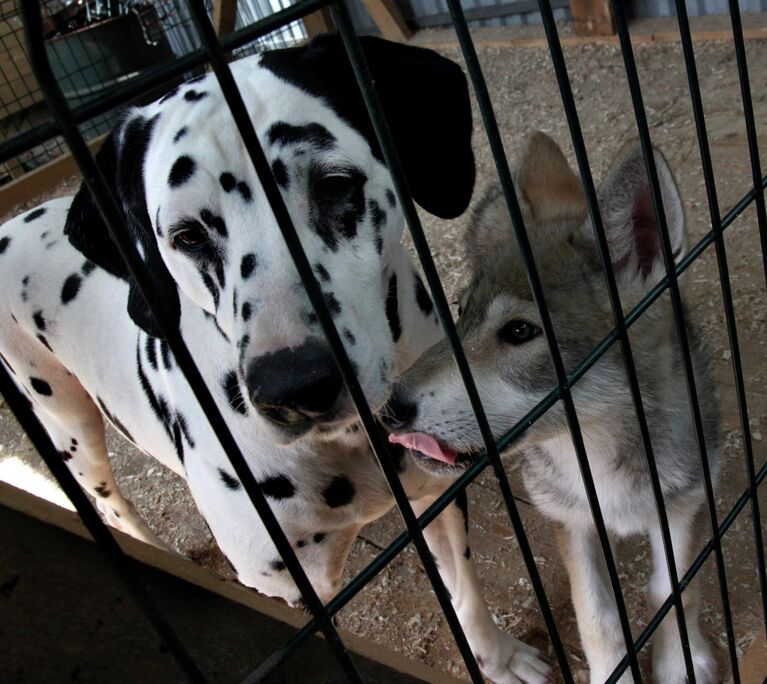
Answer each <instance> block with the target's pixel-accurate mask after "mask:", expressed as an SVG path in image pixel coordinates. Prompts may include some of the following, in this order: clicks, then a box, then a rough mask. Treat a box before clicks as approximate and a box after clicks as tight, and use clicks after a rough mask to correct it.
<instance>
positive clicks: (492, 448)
mask: <svg viewBox="0 0 767 684" xmlns="http://www.w3.org/2000/svg"><path fill="white" fill-rule="evenodd" d="M333 12H334V18H335V21H336V25H337V26H338V29H339V33H340V34H341V37H342V39H343V40H344V43H345V45H346V47H347V52H348V54H349V57H350V60H351V62H352V68H353V69H354V73H355V76H356V78H357V83H358V85H359V87H360V90H361V92H362V95H363V98H364V100H365V106H366V107H367V110H368V115H369V116H370V119H371V122H372V123H373V127H374V130H375V132H376V137H377V139H378V142H379V144H380V145H381V150H382V152H383V155H384V159H385V161H386V165H387V167H388V169H389V172H390V173H391V175H392V180H393V183H394V188H395V191H396V193H397V196H398V198H399V201H400V206H401V207H402V209H403V213H404V214H405V219H406V222H407V224H408V227H409V229H410V234H411V237H412V239H413V245H414V247H415V249H416V252H417V254H418V257H419V260H420V262H421V265H422V266H423V269H424V275H425V277H426V281H427V284H428V286H429V289H430V291H431V294H432V298H433V300H434V306H435V310H436V311H437V315H438V316H439V318H440V322H441V323H442V327H443V330H444V331H445V333H446V335H447V338H448V340H449V341H450V346H451V349H452V353H453V357H454V359H455V361H456V364H457V366H458V369H459V372H460V374H461V378H462V380H463V383H464V386H465V388H466V392H467V394H468V396H469V401H470V404H471V408H472V411H473V412H474V415H475V418H476V420H477V423H478V425H479V428H480V433H481V434H482V439H483V443H484V445H485V450H486V453H487V455H488V458H489V460H490V463H491V464H492V466H493V470H494V472H495V476H496V479H497V480H498V483H499V486H500V489H501V493H502V496H503V499H504V503H505V505H506V509H507V512H508V514H509V518H510V520H511V523H512V527H513V529H514V532H515V535H516V537H517V541H518V543H519V545H520V550H521V552H522V557H523V560H524V562H525V566H526V568H527V570H528V573H529V574H530V581H531V584H532V586H533V591H534V593H535V595H536V598H537V600H538V604H539V606H540V608H541V614H542V616H543V618H544V622H545V624H546V628H547V631H548V633H549V638H550V640H551V643H552V648H553V649H554V653H555V655H556V658H557V662H558V664H559V667H560V670H561V672H562V674H563V676H564V677H565V679H566V681H571V680H572V674H571V672H570V666H569V664H568V662H567V655H566V654H565V651H564V646H563V644H562V640H561V638H560V636H559V633H558V630H557V627H556V623H555V621H554V617H553V615H552V613H551V608H550V606H549V602H548V598H547V597H546V593H545V589H544V587H543V582H542V581H541V579H540V574H539V572H538V568H537V566H536V564H535V558H534V556H533V553H532V549H531V547H530V544H529V541H528V539H527V536H526V534H525V531H524V526H523V524H522V519H521V516H520V515H519V511H518V509H517V507H516V503H515V502H514V498H513V495H512V493H511V487H510V485H509V481H508V478H507V476H506V473H505V471H504V470H503V464H502V463H501V460H500V456H499V453H498V449H497V447H496V444H495V440H494V438H493V435H492V432H491V430H490V426H489V424H488V422H487V417H486V416H485V412H484V409H483V407H482V402H481V400H480V398H479V393H478V392H477V388H476V385H475V383H474V379H473V377H472V375H471V370H470V369H469V365H468V362H467V360H466V356H465V354H464V352H463V348H462V347H461V342H460V339H459V337H458V333H457V331H456V328H455V324H454V323H453V319H452V315H451V314H450V307H449V305H448V303H447V298H446V297H445V293H444V290H443V288H442V284H441V281H440V278H439V274H438V273H437V269H436V266H435V264H434V259H433V258H432V256H431V252H430V250H429V245H428V242H427V241H426V237H425V235H424V232H423V228H422V226H421V223H420V220H419V219H418V214H417V212H416V210H415V205H414V204H413V200H412V197H411V196H410V193H409V192H408V191H407V181H406V180H405V177H404V174H403V172H402V168H401V165H400V162H399V155H398V153H397V150H396V146H395V145H394V141H393V139H392V137H391V134H390V132H389V129H388V126H387V124H386V121H385V119H384V117H383V114H382V112H381V108H380V104H379V102H378V97H377V95H376V92H375V88H374V87H373V84H372V80H371V76H370V72H369V70H368V68H367V64H366V62H365V58H364V54H363V52H362V49H361V46H360V44H359V41H358V39H357V37H356V34H355V32H354V28H353V25H352V22H351V18H350V16H349V13H348V9H347V8H346V6H345V4H344V3H343V1H342V0H338V1H337V2H336V3H335V4H334V5H333Z"/></svg>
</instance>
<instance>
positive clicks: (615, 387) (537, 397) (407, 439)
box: [385, 133, 684, 476]
mask: <svg viewBox="0 0 767 684" xmlns="http://www.w3.org/2000/svg"><path fill="white" fill-rule="evenodd" d="M655 162H656V165H657V168H658V174H659V176H660V185H661V192H662V195H663V203H664V209H665V214H666V218H667V223H668V228H669V232H670V238H671V245H672V250H673V253H674V257H675V258H678V257H679V256H681V255H682V254H683V252H684V219H683V212H682V203H681V200H680V197H679V193H678V190H677V187H676V184H675V182H674V179H673V177H672V175H671V172H670V170H669V168H668V165H667V163H666V161H665V160H664V159H663V157H662V156H661V155H660V153H658V152H655ZM515 177H516V188H517V192H518V196H519V201H520V205H521V209H522V213H523V216H524V219H525V225H526V228H527V231H528V235H529V238H530V242H531V245H532V248H533V252H534V256H535V260H536V266H537V268H538V271H539V274H540V276H541V280H542V283H543V288H544V295H545V297H546V303H547V305H548V307H549V310H550V313H551V316H552V321H553V324H554V330H555V333H556V336H557V342H558V343H559V347H560V350H561V353H562V357H563V361H564V364H565V368H566V369H567V370H568V371H571V370H573V369H574V368H575V367H576V366H577V364H578V363H580V362H581V361H582V360H584V359H585V357H586V355H587V354H588V353H589V352H590V351H591V350H592V349H593V348H594V347H595V346H596V345H597V343H598V342H599V341H600V340H602V339H603V337H604V336H605V335H606V334H607V333H608V332H609V331H610V330H611V329H612V327H613V319H612V315H611V309H610V305H609V300H608V298H607V294H606V289H605V285H604V279H603V275H602V270H601V262H600V259H599V252H598V249H597V245H596V240H595V237H594V232H593V228H592V223H591V219H590V218H588V217H587V205H586V200H585V196H584V193H583V189H582V186H581V183H580V180H579V178H578V177H577V176H576V175H575V174H574V173H573V172H572V171H571V170H570V168H569V166H568V164H567V160H566V159H565V157H564V155H563V154H562V152H561V150H560V149H559V148H558V147H557V145H556V144H555V143H554V142H553V141H552V140H551V139H550V138H548V137H547V136H545V135H543V134H542V133H536V134H534V135H533V136H532V137H531V138H530V140H529V141H528V143H527V145H526V147H525V149H524V151H523V154H522V157H521V161H520V163H519V166H518V168H517V170H516V174H515ZM599 203H600V208H601V215H602V218H603V222H604V227H605V232H606V236H607V240H608V243H609V249H610V254H611V258H612V264H613V269H614V273H615V277H616V281H617V285H618V288H619V291H620V296H621V300H622V303H623V307H624V310H625V311H628V310H630V308H631V307H632V306H633V305H634V304H635V303H636V302H637V301H638V300H639V298H640V297H641V296H642V295H643V294H644V293H646V292H647V290H648V289H649V288H650V287H651V286H652V285H653V284H655V283H656V282H657V281H658V280H659V279H660V277H661V275H662V274H663V273H664V272H665V271H664V268H663V260H662V255H661V247H660V241H659V235H658V230H657V223H656V219H655V213H654V210H653V204H652V199H651V193H650V189H649V185H648V182H647V176H646V174H645V166H644V158H643V156H642V153H641V149H640V147H639V145H638V144H633V145H629V146H627V147H625V148H624V149H623V150H622V151H621V153H620V154H619V155H618V156H617V158H616V159H615V161H614V162H613V164H612V167H611V168H610V170H609V172H608V174H607V177H606V179H605V181H604V183H603V184H602V186H601V189H600V191H599ZM466 251H467V256H468V259H469V262H470V264H471V266H472V271H473V276H472V279H471V284H470V285H469V286H468V287H467V288H466V289H465V291H464V292H463V294H462V296H461V298H460V302H461V308H460V309H459V316H460V317H459V320H458V323H457V327H458V333H459V335H460V337H461V342H462V345H463V348H464V350H465V352H466V356H467V358H468V360H469V363H470V365H471V369H472V372H473V375H474V378H475V380H476V382H477V387H478V390H479V393H480V396H481V398H482V401H483V404H484V407H485V410H486V412H487V417H488V420H489V422H490V426H491V428H492V431H493V434H494V436H495V437H496V438H498V437H500V436H501V435H503V434H504V433H505V432H506V431H507V430H509V429H510V428H511V427H512V426H514V425H515V424H516V423H517V422H518V421H519V420H521V419H522V418H523V417H524V416H525V415H526V414H527V413H528V411H530V410H531V409H532V408H533V407H534V406H535V405H536V404H537V403H539V402H540V401H541V400H542V399H543V398H544V397H545V396H546V395H547V394H548V393H549V392H550V391H551V390H552V389H553V388H554V387H555V386H556V375H555V372H554V368H553V365H552V363H551V359H550V356H549V349H548V345H547V341H546V338H545V336H544V334H543V327H542V323H541V317H540V314H539V312H538V308H537V306H536V304H535V302H534V301H533V296H532V292H531V289H530V286H529V284H528V279H527V272H526V269H525V266H524V263H523V260H522V257H521V254H520V252H519V250H518V247H517V243H516V240H515V238H514V235H513V232H512V227H511V220H510V217H509V214H508V210H507V207H506V203H505V201H504V199H503V197H502V196H501V193H500V190H499V189H497V188H496V189H493V190H491V191H490V192H489V193H488V195H487V196H486V197H485V198H484V200H482V201H481V202H480V204H479V205H478V207H477V210H476V214H475V216H474V221H473V223H472V225H471V227H470V228H469V230H468V232H467V234H466ZM658 304H659V305H660V306H659V307H658V308H657V309H656V310H655V311H651V312H648V314H646V315H645V316H644V317H643V319H641V320H640V321H639V322H637V324H636V325H635V326H634V327H633V328H632V343H634V342H636V344H635V345H634V352H635V357H640V356H641V355H642V354H644V355H645V356H646V357H648V358H650V359H652V358H654V355H655V353H657V352H658V349H659V348H660V346H661V345H665V344H668V343H669V339H670V337H671V330H672V328H671V325H670V321H669V319H668V317H667V316H666V314H667V312H666V314H664V312H663V310H664V306H663V304H662V302H658ZM635 334H636V339H635V337H634V335H635ZM641 360H642V359H640V361H641ZM574 393H575V396H576V400H577V402H578V403H577V406H578V412H579V417H580V418H581V422H582V424H589V421H596V420H599V419H603V418H604V416H606V415H610V410H611V408H613V409H614V408H615V406H616V403H615V402H617V401H624V400H626V399H627V390H626V389H625V375H624V373H623V370H622V366H621V361H620V355H619V351H618V350H617V349H615V348H614V349H612V350H611V352H610V353H609V354H607V355H606V356H604V357H602V359H601V360H600V361H599V362H597V364H596V366H595V367H594V368H592V369H591V370H590V371H589V372H588V373H587V374H586V375H585V376H584V377H583V378H582V379H581V380H579V382H578V383H577V384H576V385H575V387H574ZM385 414H386V419H387V420H388V422H389V423H390V425H391V426H392V427H393V429H394V430H395V434H394V435H392V437H391V438H390V439H392V440H393V441H396V442H399V443H401V444H403V445H405V446H407V447H409V448H411V451H413V452H414V453H415V455H416V460H417V462H418V463H419V464H420V465H422V467H424V468H426V469H428V470H430V471H434V472H439V473H442V474H445V475H449V476H452V475H454V474H455V473H456V472H457V471H460V470H461V469H463V467H465V465H466V464H467V463H469V462H470V461H471V460H472V456H471V455H472V454H473V453H476V452H478V451H481V450H482V449H483V442H482V438H481V435H480V433H479V428H478V426H477V424H476V421H475V419H474V416H473V414H472V412H471V410H470V407H469V404H468V399H467V397H466V393H465V389H464V387H463V383H462V381H461V378H460V376H459V374H458V371H457V369H456V367H455V364H454V362H453V359H452V354H451V351H450V348H449V345H448V344H447V342H446V341H443V342H440V343H438V344H436V345H434V346H433V347H431V348H430V349H429V350H427V351H426V352H425V353H424V355H423V356H422V357H421V358H420V359H419V361H418V362H416V364H415V365H414V366H413V367H412V368H410V369H409V370H408V371H407V372H406V373H405V374H404V375H403V376H401V377H400V379H399V380H398V381H397V383H396V384H395V388H394V393H393V396H392V399H391V401H390V403H389V404H388V405H387V408H386V410H385ZM565 429H566V427H565V424H564V419H563V414H562V411H561V410H560V408H559V407H558V406H557V407H555V408H553V409H552V410H551V411H549V412H548V413H547V414H546V415H545V416H544V417H543V418H541V419H540V420H539V421H538V423H536V428H535V431H534V434H533V436H532V437H531V439H546V438H550V437H552V436H553V435H554V434H557V433H560V432H563V431H564V430H565ZM565 438H566V437H565Z"/></svg>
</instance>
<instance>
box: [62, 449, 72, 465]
mask: <svg viewBox="0 0 767 684" xmlns="http://www.w3.org/2000/svg"><path fill="white" fill-rule="evenodd" d="M59 456H61V460H62V461H64V462H66V461H70V460H71V459H72V454H70V453H69V452H68V451H64V450H63V449H62V450H61V451H59Z"/></svg>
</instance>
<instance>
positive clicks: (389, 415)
mask: <svg viewBox="0 0 767 684" xmlns="http://www.w3.org/2000/svg"><path fill="white" fill-rule="evenodd" d="M417 412H418V407H417V406H416V405H415V403H413V402H412V401H410V400H409V399H407V398H405V397H404V395H403V394H402V392H401V391H397V388H396V387H395V388H394V391H393V392H392V395H391V397H390V398H389V401H387V402H386V404H385V405H384V407H383V409H382V410H381V421H382V422H383V423H384V424H385V425H386V426H388V427H390V428H391V429H392V430H402V429H404V428H407V427H408V426H409V425H410V424H411V423H412V422H413V421H414V420H415V415H416V413H417Z"/></svg>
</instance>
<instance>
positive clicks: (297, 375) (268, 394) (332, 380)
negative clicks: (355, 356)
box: [246, 339, 343, 426]
mask: <svg viewBox="0 0 767 684" xmlns="http://www.w3.org/2000/svg"><path fill="white" fill-rule="evenodd" d="M246 383H247V387H248V392H249V394H250V400H251V401H252V402H253V405H254V406H255V407H256V409H257V410H258V412H259V413H260V414H261V415H262V416H264V417H265V418H267V419H268V420H270V421H272V422H273V423H276V424H278V425H283V426H296V425H300V424H302V423H307V422H310V421H316V420H318V419H320V418H323V417H325V416H327V415H328V414H329V413H330V412H331V411H332V409H333V406H334V404H335V402H336V399H337V398H338V396H339V394H340V393H341V389H342V388H343V378H342V377H341V373H340V371H339V370H338V366H337V365H336V362H335V360H334V359H333V356H332V355H331V353H330V350H329V349H328V348H327V346H326V345H325V344H323V343H322V342H320V341H319V340H313V339H310V340H308V341H307V342H305V343H304V344H302V345H301V346H300V347H294V348H292V349H291V348H287V347H286V348H284V349H280V350H278V351H276V352H271V353H269V354H264V355H263V356H259V357H257V358H255V359H253V360H252V361H251V362H250V365H249V366H248V369H247V374H246Z"/></svg>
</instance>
